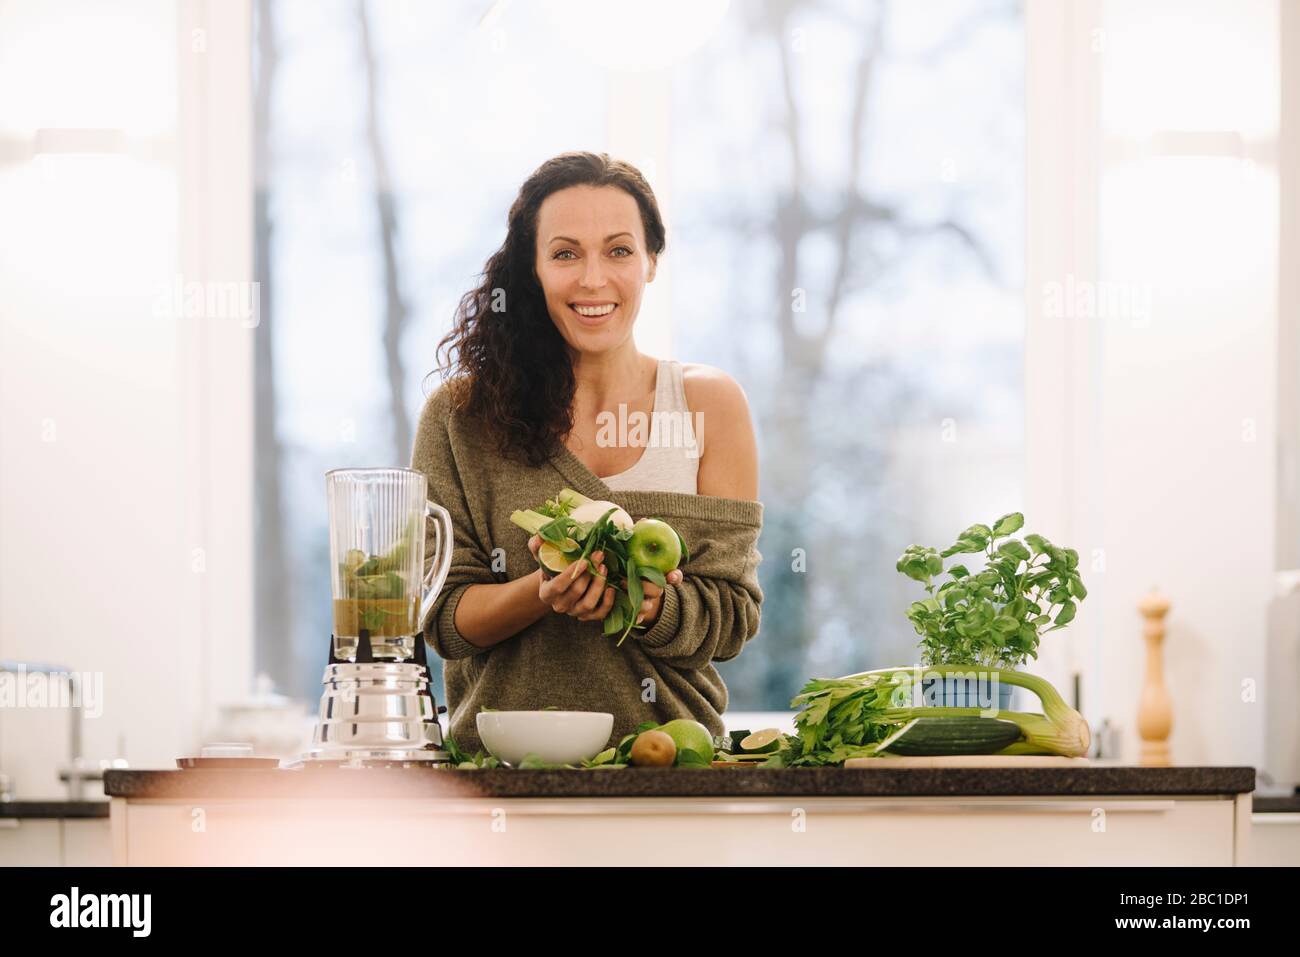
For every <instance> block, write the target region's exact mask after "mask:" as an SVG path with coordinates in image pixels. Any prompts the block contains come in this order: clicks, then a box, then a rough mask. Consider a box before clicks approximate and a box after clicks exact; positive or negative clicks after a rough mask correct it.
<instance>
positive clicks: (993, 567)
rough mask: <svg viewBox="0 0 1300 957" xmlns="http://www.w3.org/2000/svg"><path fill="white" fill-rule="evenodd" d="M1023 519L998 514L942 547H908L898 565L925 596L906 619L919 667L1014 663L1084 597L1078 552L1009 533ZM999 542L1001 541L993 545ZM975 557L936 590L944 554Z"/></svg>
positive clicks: (1033, 651) (1032, 653)
mask: <svg viewBox="0 0 1300 957" xmlns="http://www.w3.org/2000/svg"><path fill="white" fill-rule="evenodd" d="M1024 523H1025V518H1024V516H1023V515H1022V514H1021V513H1019V512H1011V513H1009V514H1007V515H1003V516H1002V517H1001V518H999V519H998V520H997V521H996V522H994V523H993V525H992V526H989V525H971V526H970V527H969V528H967V529H966V530H965V531H963V532H962V533H961V534H960V535H959V536H958V537H957V541H956V543H955V544H953V545H950V546H949V547H948V548H946V549H944V550H943V551H942V552H937V551H935V550H934V549H933V548H926V547H923V546H920V545H910V546H908V548H907V549H906V550H905V551H904V552H903V554H902V555H901V556H900V557H899V559H898V562H897V565H896V567H897V569H898V571H899V572H901V573H902V574H904V575H906V576H907V577H908V578H911V579H914V580H915V581H918V582H920V583H921V584H922V585H924V586H925V590H926V592H927V593H928V594H929V596H930V597H928V598H925V599H923V600H922V601H918V602H914V603H913V604H912V606H911V607H910V608H909V609H908V611H907V618H908V620H909V621H910V622H911V623H912V627H913V628H914V629H915V631H916V633H917V634H918V635H920V636H921V651H922V661H923V663H925V664H978V665H989V666H998V667H1006V668H1014V667H1015V666H1016V665H1019V664H1022V663H1023V662H1024V661H1025V660H1026V658H1029V657H1033V658H1037V657H1038V642H1039V639H1040V638H1041V637H1042V635H1044V634H1046V633H1047V632H1049V631H1056V630H1057V629H1058V628H1064V627H1065V626H1066V625H1067V624H1069V623H1070V621H1072V620H1073V618H1074V615H1075V612H1076V611H1077V610H1078V605H1077V602H1079V601H1082V600H1083V599H1084V598H1086V597H1087V596H1088V590H1087V589H1086V588H1085V587H1084V585H1083V579H1082V578H1081V577H1080V575H1079V553H1078V552H1076V551H1075V550H1074V549H1072V548H1058V547H1057V546H1055V545H1053V544H1052V543H1051V542H1049V541H1048V540H1047V539H1045V538H1043V537H1042V536H1041V535H1026V536H1024V541H1023V542H1022V541H1021V540H1020V539H1017V538H1009V537H1008V536H1010V535H1011V534H1012V533H1013V532H1016V531H1019V530H1020V528H1021V527H1022V526H1023V525H1024ZM999 539H1004V541H1001V542H999V541H998V540H999ZM960 554H981V555H983V557H984V558H985V566H984V568H982V569H980V570H979V571H976V572H973V573H972V572H971V571H969V570H968V569H967V568H966V566H965V565H961V564H956V565H953V566H951V567H950V568H949V569H948V570H947V574H948V575H949V578H950V580H949V581H947V582H944V583H943V584H942V585H940V586H939V587H938V589H937V590H936V589H935V585H934V580H935V578H937V577H938V576H939V575H942V574H943V573H944V559H945V558H948V557H950V556H952V555H960Z"/></svg>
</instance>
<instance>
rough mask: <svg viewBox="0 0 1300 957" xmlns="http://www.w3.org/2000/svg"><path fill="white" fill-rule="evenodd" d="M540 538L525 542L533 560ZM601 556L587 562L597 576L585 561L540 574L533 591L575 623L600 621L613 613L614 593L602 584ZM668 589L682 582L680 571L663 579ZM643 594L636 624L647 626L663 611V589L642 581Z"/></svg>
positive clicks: (555, 610)
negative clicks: (593, 565)
mask: <svg viewBox="0 0 1300 957" xmlns="http://www.w3.org/2000/svg"><path fill="white" fill-rule="evenodd" d="M541 544H542V538H541V536H540V535H534V536H532V537H531V538H530V539H528V550H529V551H530V552H532V553H533V558H536V557H537V550H538V549H539V548H540V547H541ZM604 557H605V555H604V553H603V552H599V551H598V552H593V553H592V555H591V560H592V561H593V562H595V563H596V566H597V569H598V571H599V573H598V574H596V575H593V574H592V573H591V570H590V569H589V568H588V567H587V563H586V562H585V561H577V562H574V563H573V564H572V565H570V566H569V567H568V568H566V569H565V570H564V571H562V572H560V573H559V574H555V575H550V574H549V573H547V572H546V571H543V572H542V583H541V586H540V587H539V588H538V589H537V597H538V598H540V599H541V600H542V601H543V602H545V603H546V604H548V605H550V606H551V610H552V611H554V612H557V613H558V614H561V615H572V616H573V617H574V618H577V619H578V620H579V621H603V620H604V619H605V617H606V616H607V615H608V614H609V613H610V612H611V611H613V610H614V589H613V588H612V587H611V586H609V585H607V584H606V582H605V575H606V574H607V570H606V568H605V566H604V565H602V564H600V562H601V561H602V559H604ZM664 577H665V579H666V580H667V582H668V583H669V584H670V585H675V584H677V583H678V582H680V581H681V580H682V570H681V569H680V568H674V569H673V570H672V571H671V572H669V573H668V574H667V575H666V576H664ZM641 588H642V591H643V593H644V595H643V600H642V602H641V608H640V610H639V611H638V613H637V622H638V623H650V622H653V621H655V620H657V619H658V618H659V610H660V609H661V608H662V607H663V594H664V592H663V589H662V588H660V587H659V586H658V585H656V584H655V583H654V582H648V581H645V580H644V579H642V581H641Z"/></svg>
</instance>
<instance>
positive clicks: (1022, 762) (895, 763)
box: [844, 754, 1088, 769]
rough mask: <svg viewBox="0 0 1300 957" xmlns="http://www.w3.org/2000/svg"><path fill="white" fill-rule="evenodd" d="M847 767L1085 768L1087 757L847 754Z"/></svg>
mask: <svg viewBox="0 0 1300 957" xmlns="http://www.w3.org/2000/svg"><path fill="white" fill-rule="evenodd" d="M844 766H845V767H846V768H877V769H884V768H1086V767H1087V766H1088V759H1087V758H1063V757H1061V756H1060V755H1056V754H945V755H937V756H934V757H926V758H901V757H900V758H894V757H890V758H884V757H882V758H849V759H848V760H847V761H845V762H844Z"/></svg>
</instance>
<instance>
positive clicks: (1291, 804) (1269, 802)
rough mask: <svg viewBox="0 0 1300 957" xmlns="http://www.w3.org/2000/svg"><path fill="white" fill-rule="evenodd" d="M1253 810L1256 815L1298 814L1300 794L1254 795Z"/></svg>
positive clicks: (1299, 811)
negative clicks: (1268, 813) (1267, 813)
mask: <svg viewBox="0 0 1300 957" xmlns="http://www.w3.org/2000/svg"><path fill="white" fill-rule="evenodd" d="M1254 804H1255V806H1254V810H1255V813H1257V814H1263V813H1266V812H1270V813H1274V814H1300V793H1297V794H1283V795H1264V794H1256V795H1255V799H1254Z"/></svg>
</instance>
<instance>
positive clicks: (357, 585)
mask: <svg viewBox="0 0 1300 957" xmlns="http://www.w3.org/2000/svg"><path fill="white" fill-rule="evenodd" d="M325 489H326V495H327V498H328V504H329V514H330V561H331V586H332V589H331V590H332V594H333V611H334V628H333V634H332V635H331V638H330V655H329V662H328V664H327V665H326V666H325V675H324V678H323V684H324V686H325V691H324V693H323V694H322V695H321V701H320V713H319V720H318V722H317V725H316V731H315V734H314V735H313V739H312V745H313V746H312V748H311V750H310V751H308V752H307V753H306V754H304V755H303V763H304V765H305V766H309V767H321V766H346V767H362V766H375V765H381V766H383V765H395V766H409V765H415V764H429V763H445V762H447V761H449V760H450V757H449V755H448V753H447V751H446V750H445V749H444V748H443V743H444V742H443V738H442V728H441V726H440V725H439V723H438V714H439V713H440V712H441V711H445V710H446V708H445V707H439V706H438V705H437V704H436V702H435V700H434V696H433V692H432V690H431V689H430V687H429V671H428V658H427V653H426V648H425V644H426V643H425V641H424V637H423V634H422V632H421V627H420V626H421V623H422V622H423V621H424V620H425V619H426V617H427V616H428V613H429V611H430V610H431V609H432V607H433V602H434V599H436V598H437V597H438V593H439V591H440V590H441V589H442V585H443V582H444V581H446V579H447V571H448V569H449V568H450V567H451V552H452V544H453V541H452V528H451V516H450V515H449V514H448V513H447V510H446V509H444V508H443V507H442V506H440V505H436V504H434V503H433V502H431V501H429V499H428V492H427V480H426V478H425V475H424V473H423V472H419V471H416V470H414V469H405V468H375V469H333V470H331V471H330V472H327V473H326V475H325ZM426 545H427V546H428V554H427V556H426ZM426 559H427V560H426ZM426 567H427V569H428V570H427V571H426V570H425V569H426Z"/></svg>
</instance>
